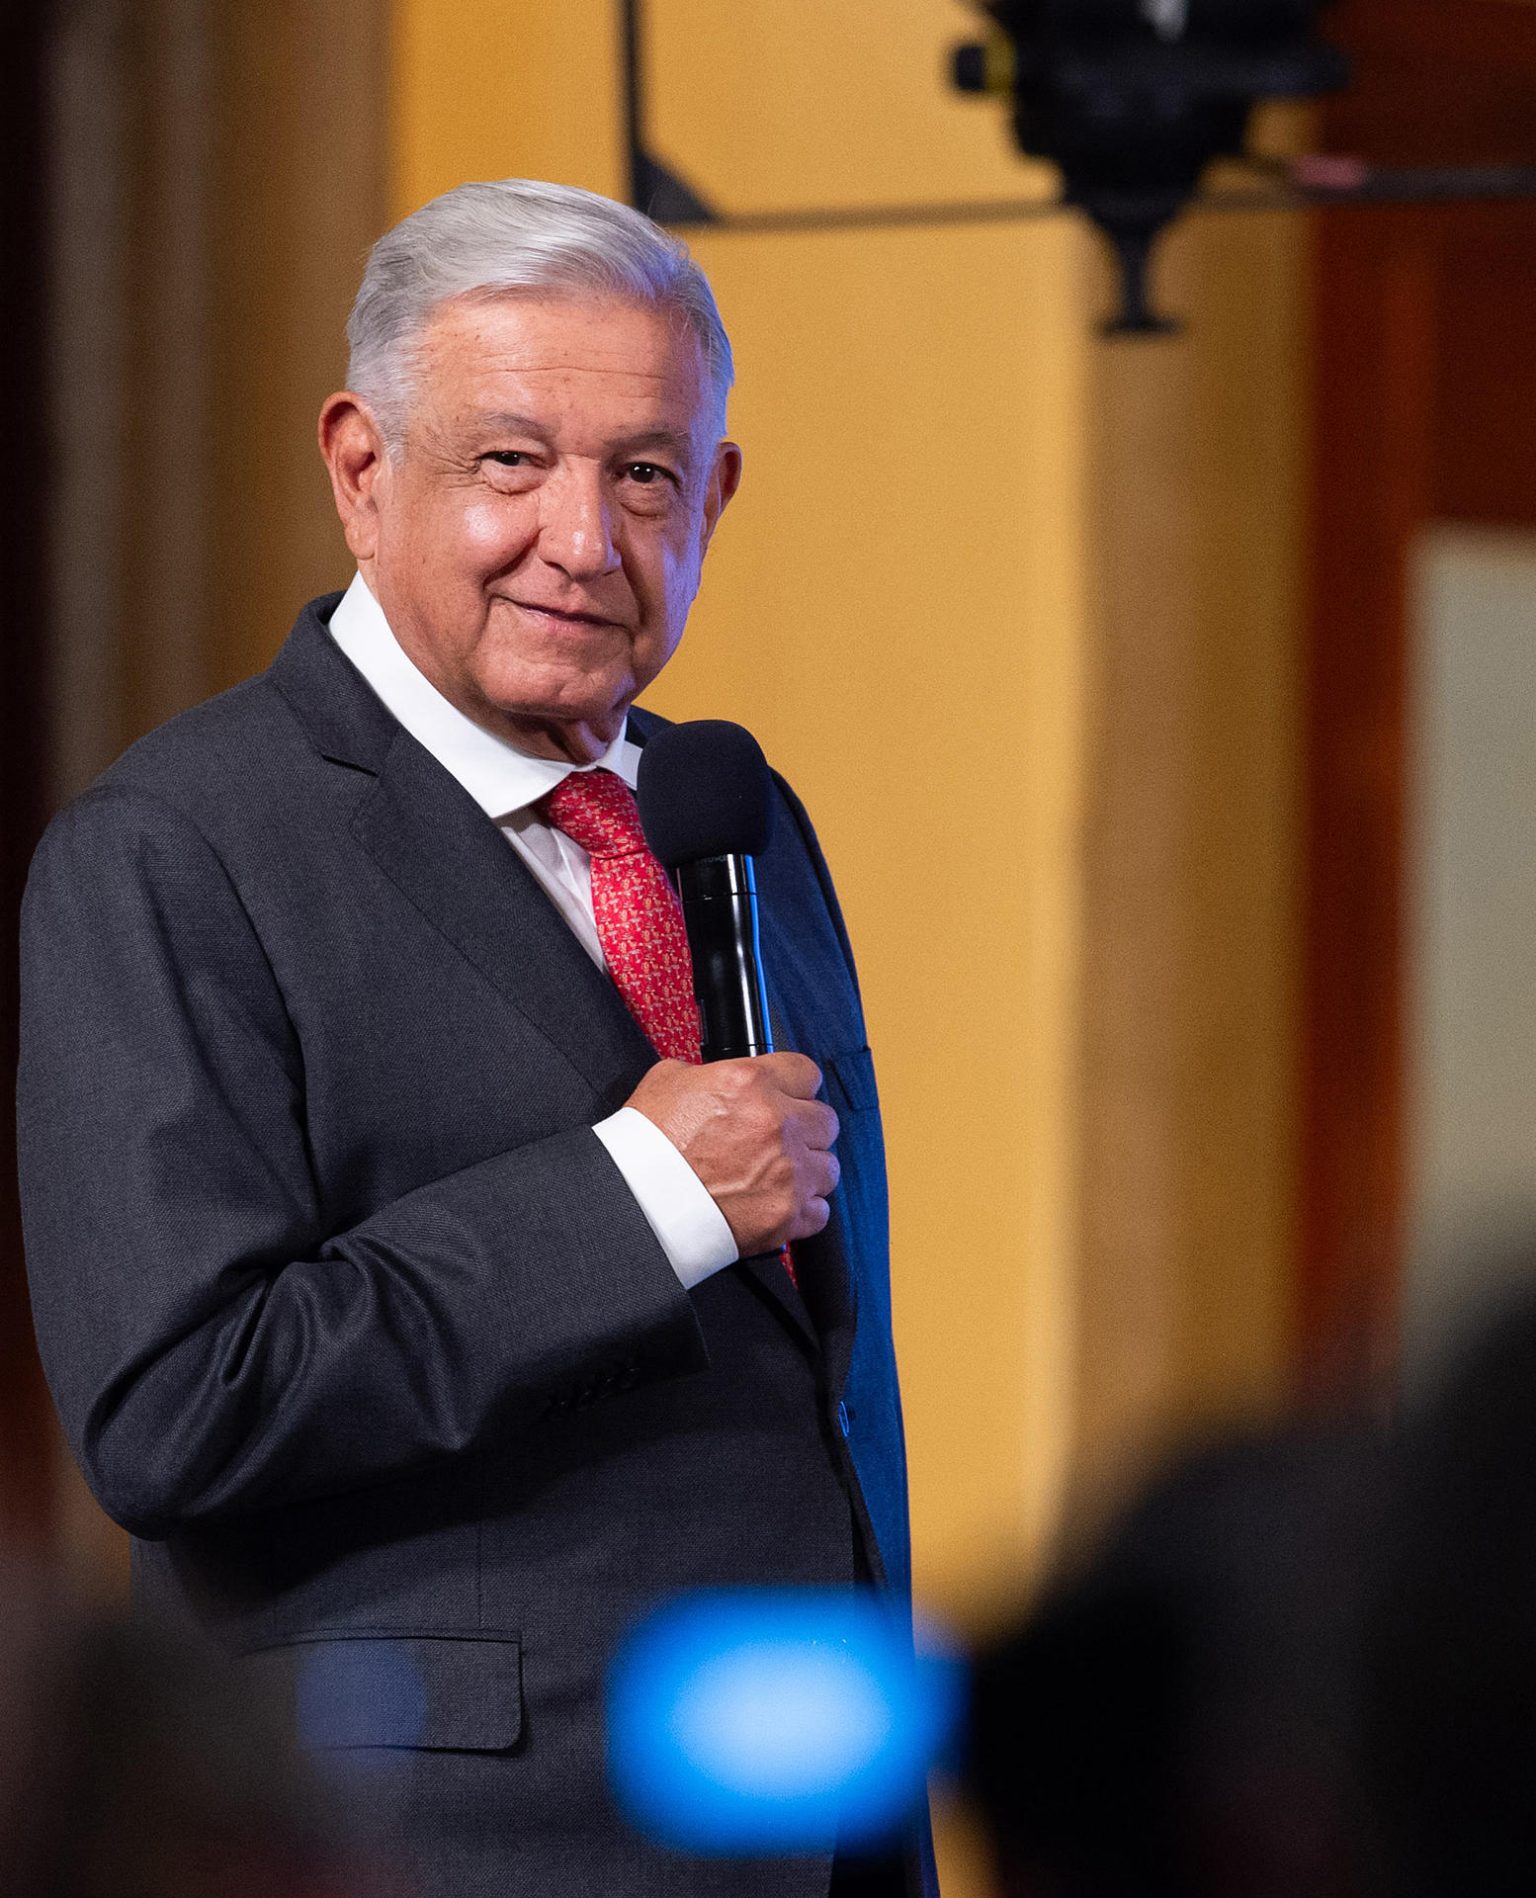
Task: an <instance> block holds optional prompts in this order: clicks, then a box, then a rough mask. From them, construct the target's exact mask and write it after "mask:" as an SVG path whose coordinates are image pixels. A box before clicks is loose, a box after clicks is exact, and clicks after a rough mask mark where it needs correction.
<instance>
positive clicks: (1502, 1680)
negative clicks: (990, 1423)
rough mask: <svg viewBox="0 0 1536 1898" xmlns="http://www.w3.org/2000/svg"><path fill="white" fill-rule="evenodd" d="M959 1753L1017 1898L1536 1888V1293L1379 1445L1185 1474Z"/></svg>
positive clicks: (1101, 1557) (1283, 1435) (1291, 1438)
mask: <svg viewBox="0 0 1536 1898" xmlns="http://www.w3.org/2000/svg"><path fill="white" fill-rule="evenodd" d="M1526 1251H1527V1253H1528V1256H1527V1257H1526V1258H1525V1260H1524V1261H1523V1265H1524V1270H1523V1273H1522V1274H1521V1275H1520V1276H1521V1277H1523V1280H1524V1283H1525V1284H1526V1286H1527V1287H1529V1286H1531V1285H1532V1284H1533V1283H1536V1248H1529V1247H1528V1248H1526ZM970 1737H971V1751H970V1761H969V1767H968V1774H967V1777H968V1779H969V1782H970V1785H971V1789H972V1792H973V1794H974V1796H975V1798H976V1800H977V1803H978V1804H979V1806H980V1808H981V1811H982V1813H983V1815H984V1817H985V1820H986V1822H987V1825H988V1828H989V1830H990V1832H991V1835H992V1839H993V1843H994V1849H995V1855H996V1861H997V1865H998V1870H999V1877H1000V1880H1001V1883H1002V1889H1003V1890H1004V1891H1005V1892H1006V1893H1007V1894H1008V1898H1516V1894H1520V1895H1521V1898H1528V1895H1529V1894H1530V1893H1532V1892H1536V1295H1533V1294H1532V1293H1531V1292H1530V1291H1529V1290H1527V1291H1525V1292H1523V1293H1522V1295H1521V1297H1520V1299H1519V1301H1518V1302H1517V1303H1516V1304H1514V1305H1512V1306H1511V1307H1510V1308H1508V1309H1507V1310H1506V1311H1505V1312H1504V1313H1503V1315H1502V1316H1501V1317H1499V1318H1498V1319H1497V1320H1495V1321H1494V1322H1493V1323H1491V1324H1487V1325H1484V1326H1482V1327H1480V1328H1478V1329H1477V1330H1476V1331H1475V1332H1474V1333H1473V1334H1472V1335H1471V1337H1470V1341H1469V1342H1468V1343H1467V1344H1466V1345H1464V1347H1463V1348H1462V1349H1461V1350H1460V1351H1459V1352H1458V1353H1456V1354H1455V1355H1454V1356H1453V1357H1452V1358H1450V1359H1449V1360H1448V1361H1447V1364H1446V1365H1445V1367H1444V1368H1443V1369H1442V1372H1441V1374H1440V1376H1439V1377H1438V1379H1436V1380H1435V1382H1434V1385H1433V1387H1432V1388H1431V1389H1430V1390H1429V1391H1428V1393H1427V1394H1426V1395H1425V1396H1424V1397H1423V1398H1422V1399H1420V1400H1416V1401H1414V1402H1413V1403H1411V1404H1410V1405H1408V1406H1407V1407H1406V1410H1405V1412H1404V1414H1403V1415H1402V1417H1401V1418H1400V1419H1399V1420H1398V1421H1397V1422H1395V1423H1394V1424H1392V1425H1390V1426H1387V1425H1381V1424H1379V1423H1377V1422H1374V1421H1369V1420H1365V1419H1361V1420H1360V1421H1358V1422H1356V1423H1347V1422H1345V1423H1339V1424H1336V1425H1332V1426H1326V1427H1325V1426H1319V1427H1316V1428H1305V1427H1301V1426H1296V1427H1293V1428H1291V1429H1288V1430H1285V1431H1283V1432H1277V1433H1276V1434H1274V1435H1272V1436H1270V1437H1268V1438H1264V1439H1250V1440H1248V1441H1245V1442H1239V1443H1234V1444H1229V1445H1227V1446H1225V1447H1223V1448H1218V1449H1213V1450H1207V1451H1205V1452H1202V1453H1200V1454H1198V1455H1195V1456H1191V1457H1189V1458H1187V1459H1186V1460H1185V1461H1184V1462H1182V1463H1181V1464H1179V1465H1178V1466H1176V1467H1175V1468H1174V1469H1173V1470H1172V1471H1170V1472H1169V1473H1168V1474H1167V1475H1165V1476H1164V1477H1163V1478H1162V1479H1161V1480H1160V1481H1158V1482H1157V1483H1155V1484H1154V1485H1153V1486H1152V1487H1151V1488H1150V1489H1148V1491H1147V1492H1146V1493H1145V1494H1144V1495H1143V1496H1142V1498H1141V1500H1140V1501H1139V1502H1138V1503H1137V1504H1136V1505H1135V1506H1134V1507H1133V1508H1132V1509H1131V1510H1130V1511H1129V1513H1128V1514H1127V1515H1126V1516H1125V1517H1124V1518H1123V1519H1122V1520H1121V1522H1120V1523H1119V1525H1118V1526H1117V1527H1116V1528H1115V1529H1114V1530H1113V1531H1112V1533H1111V1534H1110V1536H1109V1537H1108V1538H1107V1539H1106V1541H1105V1542H1104V1543H1103V1545H1102V1546H1101V1547H1100V1548H1099V1549H1098V1551H1097V1552H1096V1553H1095V1554H1094V1555H1093V1556H1092V1558H1091V1559H1090V1560H1089V1561H1088V1562H1087V1563H1085V1564H1084V1565H1082V1566H1081V1567H1080V1568H1078V1569H1077V1570H1075V1571H1074V1572H1072V1573H1070V1574H1067V1575H1064V1576H1063V1577H1062V1578H1061V1579H1060V1580H1059V1581H1058V1582H1057V1583H1056V1584H1055V1585H1054V1586H1053V1587H1052V1588H1051V1589H1050V1590H1049V1591H1048V1593H1047V1595H1046V1596H1045V1598H1044V1599H1043V1600H1042V1601H1041V1602H1040V1603H1039V1605H1038V1606H1037V1608H1036V1610H1035V1612H1034V1613H1033V1614H1032V1615H1031V1616H1030V1617H1029V1618H1028V1619H1027V1620H1026V1621H1025V1622H1024V1623H1023V1624H1022V1625H1021V1626H1019V1627H1017V1628H1016V1629H1014V1630H1012V1631H1011V1632H1009V1633H1007V1634H1005V1635H1003V1636H1002V1637H1000V1638H999V1639H998V1640H996V1641H995V1642H994V1643H993V1644H992V1645H991V1647H990V1648H989V1649H988V1650H987V1651H986V1652H984V1653H983V1654H982V1655H981V1656H980V1657H979V1659H978V1661H977V1664H976V1671H975V1679H974V1688H973V1702H972V1716H971V1736H970Z"/></svg>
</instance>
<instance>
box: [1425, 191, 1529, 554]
mask: <svg viewBox="0 0 1536 1898" xmlns="http://www.w3.org/2000/svg"><path fill="white" fill-rule="evenodd" d="M1439 278H1440V291H1439V319H1438V325H1437V335H1436V350H1435V356H1436V364H1437V375H1436V380H1435V416H1434V462H1435V471H1434V511H1435V514H1436V515H1437V516H1438V517H1439V518H1441V519H1443V520H1456V521H1474V522H1479V523H1483V524H1486V525H1489V526H1499V527H1530V526H1532V525H1536V204H1510V205H1479V206H1476V207H1472V208H1469V209H1468V210H1466V211H1465V212H1463V213H1462V214H1461V215H1460V216H1459V217H1457V219H1456V220H1455V224H1454V227H1453V229H1451V230H1450V231H1449V232H1448V233H1447V234H1446V239H1445V243H1444V247H1443V250H1442V253H1441V260H1440V269H1439Z"/></svg>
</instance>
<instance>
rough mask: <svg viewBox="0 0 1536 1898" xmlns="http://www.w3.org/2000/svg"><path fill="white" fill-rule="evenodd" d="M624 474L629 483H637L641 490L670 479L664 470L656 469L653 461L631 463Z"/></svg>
mask: <svg viewBox="0 0 1536 1898" xmlns="http://www.w3.org/2000/svg"><path fill="white" fill-rule="evenodd" d="M624 472H625V474H627V475H628V476H629V478H630V480H631V481H638V482H639V484H640V486H641V487H642V488H648V487H652V486H653V485H654V484H655V483H656V482H658V481H666V480H668V479H670V477H669V476H668V474H667V471H666V469H665V468H658V467H657V465H656V463H655V462H654V461H632V462H631V463H630V464H629V466H628V467H627V468H626V469H625V470H624Z"/></svg>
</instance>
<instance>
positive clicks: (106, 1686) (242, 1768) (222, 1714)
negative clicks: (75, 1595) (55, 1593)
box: [0, 1573, 406, 1898]
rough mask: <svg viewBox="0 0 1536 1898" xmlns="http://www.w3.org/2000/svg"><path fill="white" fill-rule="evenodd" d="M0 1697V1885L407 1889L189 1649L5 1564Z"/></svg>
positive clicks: (294, 1756)
mask: <svg viewBox="0 0 1536 1898" xmlns="http://www.w3.org/2000/svg"><path fill="white" fill-rule="evenodd" d="M0 1708H3V1719H0V1892H3V1893H4V1895H5V1898H406V1894H403V1893H402V1892H401V1889H400V1887H399V1885H398V1884H397V1883H395V1882H393V1881H391V1880H389V1879H387V1878H385V1877H384V1876H383V1875H382V1873H381V1868H380V1866H379V1865H378V1864H377V1863H373V1864H368V1863H365V1862H364V1860H363V1859H362V1857H361V1856H360V1855H358V1854H356V1853H355V1852H354V1851H353V1849H352V1845H351V1842H350V1840H349V1838H348V1837H347V1835H346V1834H345V1833H344V1832H343V1830H342V1829H341V1827H340V1826H339V1825H338V1823H337V1821H336V1818H335V1815H334V1813H333V1811H332V1810H331V1808H330V1805H329V1802H328V1800H327V1799H326V1797H325V1796H324V1794H323V1791H322V1789H321V1788H320V1787H319V1785H318V1784H317V1783H316V1782H315V1780H314V1779H313V1778H312V1777H311V1775H310V1773H309V1771H308V1769H307V1766H306V1763H305V1762H304V1760H303V1759H302V1758H301V1757H300V1756H299V1754H298V1752H297V1751H296V1749H295V1748H294V1746H293V1744H292V1742H291V1740H290V1739H289V1738H288V1737H287V1735H286V1734H285V1732H284V1730H283V1723H282V1721H281V1719H280V1717H279V1715H278V1714H277V1711H276V1710H275V1709H272V1708H269V1707H267V1706H266V1705H265V1704H264V1703H262V1702H260V1701H256V1700H253V1699H252V1697H251V1695H250V1693H249V1691H248V1690H247V1689H246V1688H245V1686H244V1685H243V1684H242V1683H241V1682H240V1681H239V1680H238V1678H237V1676H236V1674H235V1671H234V1670H233V1668H232V1667H231V1666H230V1665H229V1664H228V1663H226V1662H224V1661H222V1660H220V1659H219V1658H217V1657H215V1656H212V1655H210V1654H208V1653H206V1652H205V1651H203V1650H200V1649H199V1650H192V1649H189V1648H188V1647H187V1646H185V1645H184V1644H183V1643H182V1642H181V1641H180V1640H178V1639H174V1638H172V1637H171V1636H169V1635H167V1634H164V1633H162V1632H159V1631H156V1630H154V1629H151V1628H147V1627H145V1626H142V1625H137V1624H134V1623H131V1622H128V1621H126V1620H124V1619H122V1618H120V1617H116V1616H114V1617H105V1616H101V1615H96V1614H91V1613H87V1612H84V1611H79V1610H71V1609H63V1610H61V1609H60V1608H59V1607H58V1606H57V1604H56V1602H55V1601H53V1600H52V1599H50V1591H49V1588H48V1586H47V1585H46V1583H45V1582H44V1581H43V1580H42V1579H41V1578H38V1577H36V1576H31V1575H21V1574H16V1573H9V1574H4V1575H3V1576H0Z"/></svg>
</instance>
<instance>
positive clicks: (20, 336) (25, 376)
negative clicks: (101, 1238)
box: [0, 4, 52, 1536]
mask: <svg viewBox="0 0 1536 1898" xmlns="http://www.w3.org/2000/svg"><path fill="white" fill-rule="evenodd" d="M46 15H47V9H46V8H45V7H44V6H42V5H40V4H38V5H33V6H30V7H23V8H22V9H21V11H20V14H19V16H18V17H17V18H16V19H15V20H14V21H13V22H12V24H11V26H10V27H8V28H7V30H6V47H5V58H4V59H3V60H0V256H3V257H4V259H5V268H4V269H3V270H0V336H3V337H4V338H5V374H4V375H3V376H0V440H3V441H4V442H5V444H6V452H5V453H4V454H3V455H0V520H3V521H4V522H5V530H6V531H5V558H4V559H3V560H0V627H3V628H4V637H3V638H0V1074H3V1076H4V1084H3V1086H0V1141H3V1143H4V1152H5V1160H4V1164H3V1166H0V1530H3V1531H9V1532H13V1533H20V1534H21V1535H23V1536H38V1535H41V1533H42V1532H43V1530H44V1528H45V1525H46V1521H47V1515H48V1506H49V1498H50V1491H51V1484H50V1481H49V1475H50V1468H51V1461H52V1457H51V1451H50V1448H49V1441H50V1439H49V1432H48V1425H47V1410H46V1401H47V1400H46V1396H45V1393H44V1390H43V1384H42V1377H41V1374H40V1372H39V1371H38V1367H37V1359H36V1355H35V1353H34V1351H33V1348H32V1321H31V1315H30V1312H29V1310H28V1306H27V1294H26V1283H25V1277H24V1274H23V1270H22V1255H21V1225H20V1216H19V1213H18V1209H17V1204H16V1175H15V1167H14V1165H13V1163H12V1157H11V1156H12V1154H13V1153H14V1151H15V1144H16V1142H15V1107H14V1097H15V1090H14V1089H13V1087H12V1086H11V1075H12V1074H13V1072H14V1070H15V1066H16V917H17V910H18V907H19V904H20V901H21V890H22V884H23V882H24V880H25V877H26V870H27V863H28V860H29V859H30V857H31V854H32V848H33V845H34V844H35V842H36V840H37V834H38V831H39V829H40V827H41V822H42V809H43V769H44V757H43V732H44V680H43V659H44V654H45V652H46V644H47V634H46V627H47V606H48V603H47V597H46V592H47V588H46V574H45V566H44V560H45V553H44V550H45V547H46V545H47V539H46V534H45V527H46V520H45V513H44V510H45V507H46V497H47V474H48V470H47V465H46V444H47V417H46V414H45V411H44V394H43V391H44V388H45V377H44V341H43V338H44V315H45V312H44V307H43V289H42V286H43V283H44V280H45V268H44V265H45V242H44V232H43V186H42V180H43V175H44V162H43V161H44V126H43V60H44V47H45V43H46V31H47V18H46Z"/></svg>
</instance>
